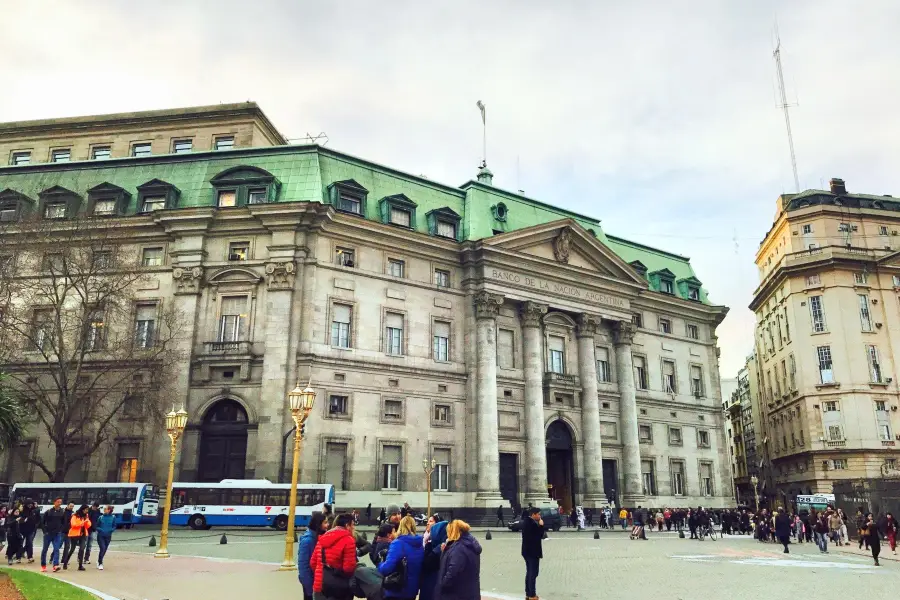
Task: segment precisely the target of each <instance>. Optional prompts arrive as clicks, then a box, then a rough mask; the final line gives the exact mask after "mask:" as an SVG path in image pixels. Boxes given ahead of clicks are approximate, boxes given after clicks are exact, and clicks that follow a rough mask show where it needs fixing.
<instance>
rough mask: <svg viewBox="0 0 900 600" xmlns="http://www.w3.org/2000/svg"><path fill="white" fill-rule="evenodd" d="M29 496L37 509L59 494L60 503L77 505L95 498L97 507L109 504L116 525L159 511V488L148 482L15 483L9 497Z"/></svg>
mask: <svg viewBox="0 0 900 600" xmlns="http://www.w3.org/2000/svg"><path fill="white" fill-rule="evenodd" d="M29 498H30V499H31V500H33V501H34V502H35V503H36V504H38V505H39V506H40V507H41V512H43V511H45V510H47V509H48V508H50V507H51V506H53V501H54V500H56V499H57V498H62V500H63V504H68V503H69V502H72V503H73V504H75V508H76V509H77V508H78V507H79V506H81V505H82V504H87V505H88V506H90V505H92V504H93V503H94V502H98V503H99V504H100V506H101V507H106V506H112V507H113V513H114V514H115V515H116V523H117V524H119V525H125V526H129V525H137V524H138V523H155V522H156V520H157V514H158V512H159V490H158V489H157V488H156V486H155V485H153V484H151V483H17V484H15V485H14V486H13V488H12V494H11V500H12V501H13V502H25V500H26V499H29Z"/></svg>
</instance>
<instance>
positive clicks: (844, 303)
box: [750, 179, 900, 502]
mask: <svg viewBox="0 0 900 600" xmlns="http://www.w3.org/2000/svg"><path fill="white" fill-rule="evenodd" d="M898 250H900V201H898V200H895V199H893V198H892V197H891V196H877V195H869V194H855V193H850V192H848V191H847V188H846V185H845V183H844V181H842V180H840V179H832V180H831V182H830V189H829V190H828V191H823V190H807V191H805V192H802V193H800V194H785V195H782V196H780V197H779V198H778V204H777V207H776V214H775V220H774V222H773V224H772V227H771V229H770V230H769V232H768V233H767V234H766V237H765V239H764V240H763V242H762V244H761V245H760V247H759V250H758V252H757V255H756V264H757V267H758V268H759V274H760V285H759V287H758V288H757V289H756V291H755V292H754V298H753V302H752V304H751V305H750V308H751V310H753V311H754V312H755V313H756V320H757V325H756V356H757V360H756V373H755V374H752V376H754V377H756V379H757V381H756V383H757V387H758V390H759V394H760V396H761V398H760V403H761V405H763V406H764V408H765V418H764V423H763V428H762V431H757V432H756V435H757V443H758V446H759V447H760V450H761V452H762V454H764V455H766V456H768V459H769V460H770V465H769V466H770V468H771V475H772V477H773V488H774V489H771V490H767V493H766V495H767V496H769V497H771V498H772V499H773V500H774V501H775V502H780V501H784V500H785V499H786V498H787V499H788V500H789V499H790V498H791V497H792V496H794V495H796V494H801V493H803V494H809V493H831V492H832V484H833V482H834V481H836V480H843V479H857V478H877V477H881V476H882V475H883V474H884V473H887V472H890V471H893V470H895V469H896V466H897V458H898V456H900V454H898V452H897V444H898V424H900V423H898V412H897V409H898V404H900V402H898V387H897V377H898V370H897V369H898V365H897V361H896V358H895V357H897V356H898V354H897V352H898V351H900V256H898V252H897V251H898Z"/></svg>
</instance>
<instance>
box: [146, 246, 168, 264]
mask: <svg viewBox="0 0 900 600" xmlns="http://www.w3.org/2000/svg"><path fill="white" fill-rule="evenodd" d="M162 264H163V249H162V248H144V249H143V250H142V251H141V266H144V267H158V266H160V265H162Z"/></svg>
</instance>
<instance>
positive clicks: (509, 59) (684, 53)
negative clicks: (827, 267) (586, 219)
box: [0, 0, 900, 377]
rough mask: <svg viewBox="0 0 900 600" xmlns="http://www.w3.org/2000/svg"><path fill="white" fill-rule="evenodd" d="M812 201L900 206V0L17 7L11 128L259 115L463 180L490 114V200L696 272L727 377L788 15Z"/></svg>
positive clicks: (745, 315) (7, 104) (746, 282)
mask: <svg viewBox="0 0 900 600" xmlns="http://www.w3.org/2000/svg"><path fill="white" fill-rule="evenodd" d="M776 9H777V11H778V19H779V25H780V30H781V36H782V41H783V44H784V46H783V48H784V52H783V55H784V61H785V74H786V79H787V83H788V92H789V97H790V99H791V100H799V106H798V107H797V108H795V109H792V110H793V112H792V113H791V116H792V124H793V129H794V136H795V144H796V148H797V156H798V163H799V169H800V175H801V181H802V183H803V187H819V186H820V182H822V181H823V180H824V181H827V179H828V178H830V177H832V176H842V177H844V178H845V179H846V180H847V182H848V186H849V187H850V189H851V190H854V191H864V192H870V193H897V192H898V191H900V190H896V189H892V187H891V184H892V183H893V178H892V176H893V174H894V169H893V166H894V165H896V164H897V163H898V159H900V136H897V135H896V132H897V131H898V130H900V116H898V113H897V111H896V110H895V104H896V98H897V97H898V92H900V83H898V79H897V77H896V73H897V72H898V67H900V46H898V45H897V44H896V43H895V42H894V37H895V35H894V34H895V32H894V29H895V28H894V24H895V23H897V22H898V21H900V4H898V3H896V2H895V1H893V0H861V1H859V2H854V3H849V4H848V3H846V2H842V1H839V0H822V1H813V0H804V1H796V2H776V1H775V0H767V1H764V2H753V3H736V2H721V1H714V0H697V1H694V2H691V3H673V2H668V1H664V0H657V1H649V0H638V1H635V2H629V3H621V2H612V1H595V2H586V1H572V2H555V3H549V4H548V3H545V2H537V1H533V0H527V1H519V2H513V1H496V2H490V3H483V2H482V3H479V2H473V1H468V0H464V1H456V2H444V1H440V2H411V1H406V2H379V3H372V2H363V1H338V2H329V3H309V2H289V1H287V0H284V1H281V2H276V1H268V0H258V1H257V2H254V3H251V4H248V3H246V2H237V1H236V0H224V1H220V2H186V1H182V2H172V1H158V2H155V3H152V4H149V5H147V4H144V5H139V4H134V3H123V2H112V1H109V2H76V1H67V2H47V1H42V0H33V1H31V2H27V3H18V4H13V5H10V6H7V7H5V8H4V19H3V21H2V23H0V67H2V71H0V72H3V73H4V83H5V86H4V88H5V90H6V91H7V92H8V91H10V90H12V92H13V93H4V94H2V95H0V118H2V119H3V120H18V119H31V118H47V117H58V116H70V115H78V114H97V113H103V112H115V111H125V110H141V109H151V108H162V107H172V106H183V105H197V104H208V103H216V102H231V101H239V100H246V99H252V100H255V101H256V102H258V103H259V104H260V105H261V106H262V107H263V109H264V110H265V111H266V112H267V114H268V115H269V116H270V118H271V119H272V120H273V121H274V122H275V123H276V124H277V126H278V127H279V128H280V129H281V130H282V131H283V132H284V133H285V134H286V135H288V136H289V137H301V136H303V135H304V134H305V133H307V132H311V133H318V132H319V131H323V130H324V131H326V132H327V133H328V135H329V138H330V142H329V146H332V147H334V148H336V149H339V150H343V151H345V152H349V153H352V154H356V155H359V156H364V157H367V158H370V159H373V160H375V161H377V162H381V163H384V164H390V165H392V166H395V167H397V168H399V169H403V170H407V171H410V172H412V173H416V174H425V175H427V176H429V177H431V178H432V179H436V180H439V181H443V182H447V183H450V184H459V183H461V182H463V181H465V180H467V179H469V178H470V177H472V176H473V175H474V173H475V169H476V166H477V163H478V161H479V159H480V155H481V131H480V120H479V118H478V113H477V109H476V108H475V101H476V100H478V99H481V100H483V101H484V102H485V103H486V104H487V110H488V124H489V125H488V157H489V162H490V164H491V168H492V170H493V171H494V172H495V180H494V181H495V183H496V184H497V185H499V186H502V187H506V188H510V189H520V188H521V189H525V190H526V192H527V193H528V194H529V195H530V196H533V197H536V198H540V199H542V200H544V201H546V202H550V203H555V204H558V205H560V206H563V207H565V208H568V209H571V210H575V211H578V212H583V213H586V214H590V215H593V216H596V217H597V218H599V219H601V220H602V222H603V227H604V229H605V230H606V231H608V232H610V233H613V234H617V235H622V236H625V237H630V238H633V239H636V240H637V241H641V242H644V243H648V244H652V245H657V246H660V247H662V248H664V249H667V250H671V251H673V252H677V253H680V254H685V255H689V256H691V258H692V263H693V265H694V268H695V270H696V272H697V275H698V277H699V278H700V279H701V280H702V281H703V282H704V284H705V285H706V287H707V288H708V289H709V290H710V294H711V296H712V298H713V299H714V300H715V301H717V302H719V303H722V304H726V305H728V306H730V307H731V313H730V314H729V316H728V318H727V319H726V321H725V322H724V323H723V325H722V326H721V327H720V329H719V343H720V345H721V346H722V360H721V365H722V373H723V376H724V377H729V376H733V375H734V374H735V373H736V371H737V369H738V368H739V367H740V366H741V365H742V364H743V360H744V356H745V355H746V354H747V353H748V352H749V351H750V350H751V349H752V343H753V337H752V331H753V315H752V314H751V313H750V312H749V311H748V310H747V309H746V306H747V305H748V304H749V302H750V299H751V295H752V292H753V290H754V288H755V287H756V285H757V281H758V277H757V272H756V268H755V266H754V264H753V259H754V253H755V250H756V248H757V245H758V243H759V241H760V240H761V239H762V237H763V236H764V234H765V232H766V231H767V230H768V228H769V226H770V225H771V219H772V215H773V214H774V211H775V199H776V197H777V196H778V194H779V193H781V192H783V191H791V188H792V187H793V183H792V181H793V177H792V175H791V171H790V162H789V157H788V151H787V142H786V139H785V133H784V122H783V118H782V115H781V113H780V111H779V110H778V109H777V108H776V106H775V89H776V87H775V78H774V65H773V62H772V57H771V52H772V49H773V39H772V38H773V35H772V25H773V18H774V15H775V11H776Z"/></svg>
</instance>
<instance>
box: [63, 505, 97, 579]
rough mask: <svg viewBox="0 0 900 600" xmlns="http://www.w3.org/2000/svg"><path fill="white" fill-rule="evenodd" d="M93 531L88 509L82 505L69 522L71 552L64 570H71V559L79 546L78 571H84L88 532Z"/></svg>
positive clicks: (66, 559) (64, 563) (64, 564)
mask: <svg viewBox="0 0 900 600" xmlns="http://www.w3.org/2000/svg"><path fill="white" fill-rule="evenodd" d="M90 529H91V520H90V519H89V518H88V507H87V505H86V504H82V505H81V508H79V509H78V510H77V511H75V514H74V515H72V520H71V521H70V522H69V535H68V537H69V552H68V554H66V557H65V560H63V569H68V568H69V559H71V558H72V555H73V554H75V546H76V545H77V546H78V570H79V571H84V570H85V568H84V546H85V542H87V536H88V531H90Z"/></svg>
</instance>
